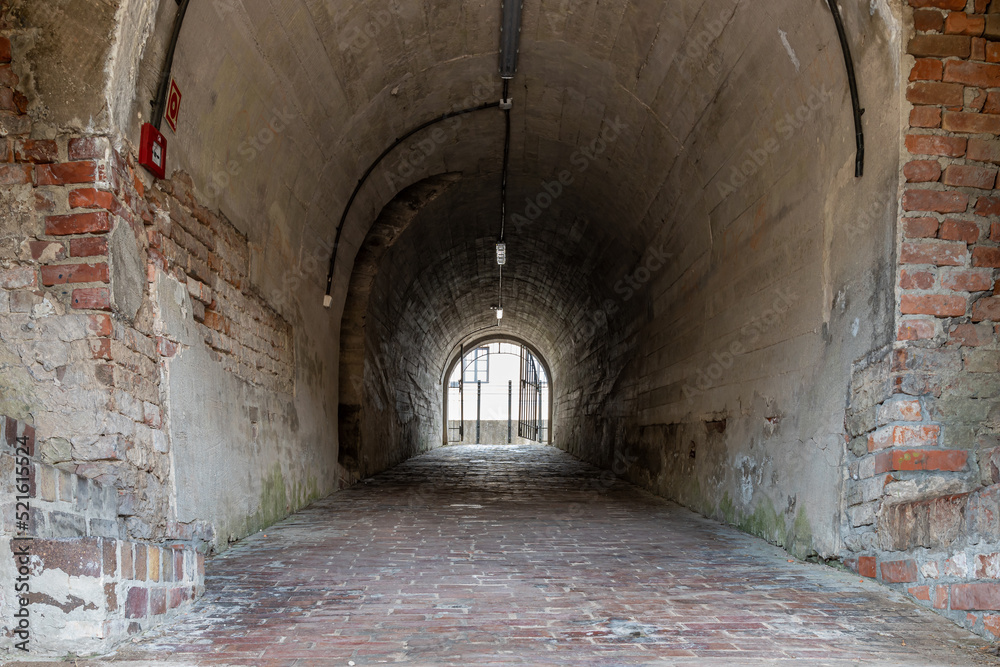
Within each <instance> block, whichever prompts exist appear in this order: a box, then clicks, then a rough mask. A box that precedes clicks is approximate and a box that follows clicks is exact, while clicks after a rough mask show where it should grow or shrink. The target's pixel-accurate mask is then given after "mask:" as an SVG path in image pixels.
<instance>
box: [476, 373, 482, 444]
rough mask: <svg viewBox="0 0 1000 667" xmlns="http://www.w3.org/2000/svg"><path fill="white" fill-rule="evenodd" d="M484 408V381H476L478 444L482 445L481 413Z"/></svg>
mask: <svg viewBox="0 0 1000 667" xmlns="http://www.w3.org/2000/svg"><path fill="white" fill-rule="evenodd" d="M482 406H483V381H482V380H476V444H477V445H478V444H480V443H481V441H482V439H481V438H480V437H479V411H480V409H481V408H482Z"/></svg>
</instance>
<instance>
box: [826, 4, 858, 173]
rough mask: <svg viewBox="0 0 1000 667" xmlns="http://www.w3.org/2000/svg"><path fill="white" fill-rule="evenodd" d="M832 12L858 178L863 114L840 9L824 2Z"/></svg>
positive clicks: (852, 60) (835, 5)
mask: <svg viewBox="0 0 1000 667" xmlns="http://www.w3.org/2000/svg"><path fill="white" fill-rule="evenodd" d="M826 2H827V4H828V5H830V11H831V12H833V20H834V22H835V23H836V24H837V34H838V35H840V46H841V49H842V50H843V52H844V64H846V65H847V83H848V84H849V85H850V87H851V105H852V106H853V108H854V136H855V140H856V142H857V147H858V150H857V155H856V157H855V163H854V175H855V176H856V177H858V178H860V177H861V176H862V175H864V172H865V132H864V128H863V127H862V124H861V114H863V113H864V112H865V110H864V109H862V108H861V102H860V100H859V99H858V81H857V78H856V77H855V76H854V59H853V58H852V57H851V45H850V44H849V43H848V41H847V32H846V31H845V30H844V21H843V19H841V17H840V9H838V8H837V0H826Z"/></svg>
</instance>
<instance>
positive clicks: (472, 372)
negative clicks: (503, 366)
mask: <svg viewBox="0 0 1000 667" xmlns="http://www.w3.org/2000/svg"><path fill="white" fill-rule="evenodd" d="M464 366H465V381H466V382H471V383H473V384H475V383H476V382H482V383H483V384H486V383H488V382H489V381H490V348H488V347H481V348H479V349H477V350H476V351H475V352H472V353H470V354H468V355H466V357H465V362H464Z"/></svg>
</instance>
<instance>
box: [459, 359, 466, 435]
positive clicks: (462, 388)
mask: <svg viewBox="0 0 1000 667" xmlns="http://www.w3.org/2000/svg"><path fill="white" fill-rule="evenodd" d="M458 354H459V355H460V356H459V358H458V405H459V410H460V411H461V412H462V414H461V415H460V416H459V419H458V441H459V442H463V443H464V442H465V343H462V345H461V346H460V347H459V349H458Z"/></svg>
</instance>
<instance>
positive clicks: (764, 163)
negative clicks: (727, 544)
mask: <svg viewBox="0 0 1000 667" xmlns="http://www.w3.org/2000/svg"><path fill="white" fill-rule="evenodd" d="M0 149H2V151H3V152H2V154H0V510H2V520H0V521H2V523H0V638H2V641H0V658H2V659H4V660H13V659H19V660H20V659H32V658H35V657H64V656H68V655H72V656H96V655H109V654H110V653H111V652H113V651H115V650H116V649H117V648H118V647H120V646H121V645H122V644H123V643H128V642H129V640H130V639H136V640H138V639H139V638H140V637H141V636H143V634H144V633H147V632H149V631H151V630H156V629H157V628H164V627H167V626H169V624H170V623H173V622H176V621H177V620H178V619H185V618H188V617H189V616H190V614H194V613H201V612H197V610H198V609H199V608H200V607H199V606H198V605H199V604H203V603H204V604H208V603H207V602H205V600H206V599H207V598H206V595H207V594H206V589H207V588H208V589H211V587H212V586H213V585H214V584H213V583H212V582H213V581H224V579H220V580H212V578H211V573H212V567H213V565H212V562H213V559H215V558H221V557H227V553H228V552H233V553H236V550H238V549H239V548H240V547H241V545H244V544H251V545H252V544H255V542H252V540H255V539H258V538H257V536H258V534H259V535H263V534H264V533H266V530H265V529H268V528H269V527H272V526H275V524H279V525H282V526H283V525H285V524H283V523H280V522H282V521H283V520H285V519H286V517H289V516H290V515H293V514H295V513H296V512H299V511H300V510H303V509H304V508H308V507H310V506H312V507H313V508H314V509H311V510H309V511H316V510H315V508H316V507H323V508H324V511H326V512H341V511H343V512H345V515H344V516H347V514H346V512H348V511H349V505H345V504H343V503H342V502H341V501H338V500H336V499H337V498H354V497H355V496H351V495H349V494H351V493H357V494H360V495H358V496H357V498H358V499H359V501H358V502H359V503H362V504H364V503H368V502H369V500H366V499H367V498H369V496H366V495H364V494H366V493H367V494H372V493H376V492H377V491H378V489H380V488H382V487H381V486H380V485H384V484H387V483H388V482H385V480H386V479H391V477H389V478H387V477H384V475H386V474H390V475H391V474H393V473H391V471H393V470H398V469H401V468H399V466H401V465H415V466H417V468H412V470H424V471H425V472H426V470H429V468H426V465H430V464H420V463H419V462H420V461H437V462H438V463H437V464H435V465H440V466H443V467H442V468H441V470H444V469H445V468H447V466H454V465H458V464H457V463H456V461H458V460H459V459H457V458H455V457H459V454H458V453H457V452H465V454H463V456H468V457H471V458H469V459H468V465H469V466H471V467H472V468H475V466H477V465H480V464H481V461H480V459H479V458H476V457H478V456H479V455H478V454H475V453H474V452H476V451H479V450H476V449H475V446H477V445H481V446H484V447H485V446H487V445H488V446H489V447H488V448H484V449H482V452H483V454H482V456H484V457H498V458H497V459H496V460H497V461H499V462H500V463H498V464H497V465H498V466H500V467H501V468H502V469H505V468H503V466H508V465H511V466H516V461H515V460H514V459H512V458H511V457H514V454H512V452H524V453H525V454H524V456H525V457H527V458H526V460H533V461H534V460H538V461H545V462H547V463H545V465H552V466H554V468H553V470H556V469H563V468H559V466H563V467H565V466H570V464H569V463H566V462H565V461H570V460H571V459H572V460H575V461H576V463H573V464H572V465H577V463H579V465H586V466H590V467H591V468H592V469H593V470H602V471H604V472H603V473H602V474H603V477H601V479H606V480H608V481H607V485H606V486H605V487H601V489H602V491H601V493H602V494H603V493H604V492H605V491H606V490H607V489H610V488H611V487H612V485H615V484H624V483H627V484H630V485H632V487H635V489H636V490H635V493H636V494H641V493H645V492H648V493H651V494H653V496H655V497H657V498H658V500H656V502H657V503H660V502H662V503H665V504H663V505H656V506H655V507H657V508H660V507H677V506H679V507H683V508H686V509H687V510H690V511H691V512H694V513H696V514H698V515H701V516H702V517H705V518H706V519H709V520H712V521H714V522H716V523H718V524H723V525H728V526H731V527H734V528H737V529H739V530H740V531H743V532H744V533H747V534H749V535H752V536H755V537H757V538H762V539H763V540H765V541H766V542H767V543H770V544H771V545H773V546H775V547H780V548H781V549H784V550H785V552H786V553H783V555H787V557H788V560H789V562H790V563H791V562H793V561H794V562H795V563H796V564H797V563H798V562H799V561H811V562H813V563H818V564H823V565H825V566H831V568H838V569H840V570H841V571H843V572H847V573H850V578H851V580H852V581H854V582H858V581H861V582H867V583H872V584H873V585H879V586H881V587H883V588H879V589H878V590H880V591H883V592H885V594H887V595H888V594H890V591H891V594H892V595H895V596H897V597H898V598H899V599H904V598H905V600H906V604H908V605H910V606H909V607H906V608H907V609H912V610H913V613H914V614H917V613H919V614H924V613H925V612H926V614H927V616H928V617H930V618H932V619H933V620H934V621H938V622H941V623H942V624H943V626H942V627H947V628H949V632H958V628H955V627H954V625H957V626H959V627H960V628H961V629H962V632H963V636H967V637H968V641H969V642H970V645H972V644H973V643H976V642H978V643H979V644H982V645H983V646H984V648H985V647H986V645H987V644H989V643H991V642H993V643H995V642H996V641H997V640H998V639H1000V438H998V433H1000V345H998V341H997V339H998V332H1000V282H997V279H998V277H1000V276H998V272H997V269H998V268H1000V217H998V216H1000V180H998V165H1000V0H841V2H839V3H837V2H836V1H835V0H829V1H828V0H801V1H797V2H780V1H777V0H773V1H772V0H671V1H670V2H662V1H656V0H610V1H608V2H601V1H599V0H544V1H534V0H525V1H524V2H523V3H522V2H520V0H486V1H480V2H469V1H466V0H427V1H426V2H421V3H416V2H408V1H403V0H372V1H371V2H356V1H354V0H194V1H191V0H86V1H84V0H0ZM505 447H506V448H509V449H503V448H505ZM470 448H471V449H470ZM449 451H453V452H456V453H455V454H448V452H449ZM505 452H506V453H505ZM564 454H565V457H564V458H562V459H558V460H559V461H563V463H558V464H557V463H552V461H556V459H551V458H546V457H552V456H556V455H558V456H564ZM421 457H425V458H421ZM428 457H429V458H428ZM515 458H516V457H515ZM483 460H486V459H483ZM415 462H416V463H415ZM421 465H425V467H424V468H421V467H420V466H421ZM463 465H465V464H463ZM542 467H544V466H542ZM591 468H587V469H588V470H590V469H591ZM566 469H569V468H566ZM572 469H573V470H574V471H577V472H574V473H573V474H578V473H579V474H580V475H589V474H590V473H584V472H579V471H578V470H577V468H572ZM406 470H411V468H406ZM579 470H583V468H581V469H579ZM387 471H389V472H387ZM399 474H402V473H399ZM427 474H428V475H430V478H434V475H433V474H431V473H427ZM450 474H451V473H447V474H446V473H444V472H442V473H441V475H440V476H439V477H438V478H434V479H436V480H437V481H433V482H428V483H429V484H432V485H437V486H434V488H438V487H439V486H441V485H442V484H443V482H442V481H441V480H443V479H450V477H448V475H450ZM519 474H520V473H519ZM525 474H528V473H525ZM552 474H553V475H554V476H555V477H558V475H556V473H552ZM380 475H382V476H381V477H380ZM470 475H471V473H470ZM555 477H553V479H555ZM487 478H488V476H485V477H483V479H484V480H485V479H487ZM513 478H517V479H521V478H519V477H517V476H516V475H515V476H514V477H512V479H513ZM470 479H472V478H471V477H470ZM476 479H478V478H476ZM379 480H382V481H379ZM536 482H537V480H535V481H531V482H524V484H525V485H526V488H531V489H536V490H537V489H541V488H542V487H544V485H542V486H537V485H536ZM407 483H409V482H407ZM463 483H468V480H465V482H463ZM519 483H520V482H519ZM483 484H486V486H487V487H488V486H489V484H488V481H484V482H483ZM467 485H468V484H467ZM404 486H405V485H404ZM417 486H418V487H419V485H417ZM459 486H461V484H459ZM632 487H628V488H632ZM456 488H457V487H456ZM469 488H471V487H469ZM484 488H485V487H484ZM553 488H559V485H558V484H555V483H554V484H553ZM614 488H616V489H618V488H619V487H614ZM622 488H624V487H622ZM366 489H367V490H366ZM539 492H541V491H539ZM387 493H388V491H387ZM441 493H442V494H444V493H446V491H444V490H442V491H441ZM470 493H472V492H470ZM476 493H478V492H476ZM615 493H617V491H616V492H615ZM631 493H632V492H631V491H630V492H628V493H625V492H622V494H623V495H621V496H613V494H612V496H608V498H628V499H630V500H627V502H639V501H636V500H635V498H639V497H640V496H633V495H629V494H631ZM598 495H599V496H600V497H601V498H604V496H603V495H600V494H598ZM653 496H646V495H642V496H641V497H642V498H647V497H649V498H652V497H653ZM476 497H477V498H478V497H479V496H476ZM324 499H325V500H324ZM421 499H422V500H421V502H425V501H427V497H425V496H421ZM606 500H607V499H606ZM318 501H322V503H320V505H315V503H317V502H318ZM668 501H669V502H668ZM372 502H374V501H372ZM602 502H603V501H602ZM607 502H609V503H610V502H615V503H617V502H619V500H607ZM621 502H626V501H625V500H622V501H621ZM642 502H646V501H642ZM649 502H653V501H652V500H650V501H649ZM323 503H326V504H323ZM477 503H478V504H477ZM466 505H468V506H469V507H470V508H471V509H472V510H477V508H478V509H479V510H482V511H483V512H489V509H488V506H482V505H481V503H479V501H476V502H471V501H470V502H467V501H466V500H455V506H457V507H464V506H466ZM365 506H366V507H367V506H368V505H365ZM372 507H373V508H374V509H372V511H373V512H374V511H382V510H384V509H385V507H381V509H380V506H378V503H374V505H373V506H372ZM484 507H487V509H483V508H484ZM609 507H610V506H609ZM477 511H478V510H477ZM601 511H604V510H601ZM615 511H616V510H613V509H608V510H607V512H608V516H617V515H616V514H615ZM660 511H661V510H660V509H656V510H655V511H654V510H650V516H656V517H659V516H661V514H659V512H660ZM671 511H672V510H671ZM594 512H595V516H601V514H600V512H599V511H598V510H596V509H595V510H594ZM663 512H664V513H665V514H663V516H666V515H667V514H670V512H668V511H667V510H663ZM514 515H516V512H515V513H514V514H512V515H511V516H514ZM296 516H297V515H296ZM331 516H332V520H336V516H333V515H331ZM373 516H374V515H373ZM671 516H673V515H671ZM685 516H686V515H685ZM692 516H693V515H692ZM502 518H503V517H502V516H501V517H500V518H499V519H497V520H502ZM571 518H572V517H571ZM371 520H372V521H374V520H375V519H371ZM692 520H693V519H692ZM698 520H699V521H701V520H702V519H698ZM442 521H445V519H442ZM665 521H666V519H665ZM361 523H364V520H361ZM352 525H354V524H352ZM442 525H444V524H442ZM484 525H485V524H484ZM651 525H656V524H655V522H654V524H651ZM666 525H667V524H666V523H664V524H663V526H664V528H663V530H664V531H665V532H664V534H667V532H669V529H668V528H666ZM699 525H700V524H699ZM276 530H277V529H276ZM337 530H340V529H339V528H337ZM441 530H444V528H442V529H441ZM262 531H263V532H262ZM623 534H627V531H623ZM726 534H727V535H728V533H726ZM734 534H735V533H734ZM741 538H742V536H741ZM734 539H735V538H734ZM741 544H742V543H741ZM248 548H250V547H248ZM539 548H542V549H544V548H547V547H546V546H545V545H544V544H543V546H541V547H539ZM552 548H555V547H554V546H553V547H552ZM240 553H242V552H240ZM235 557H236V556H234V558H235ZM356 557H357V558H359V559H362V560H363V558H364V556H363V552H362V553H360V555H356ZM206 562H208V571H209V579H208V580H206ZM223 562H224V561H222V560H220V561H219V563H220V565H219V567H220V568H222V569H220V570H219V571H220V572H222V571H224V570H225V566H224V565H222V563H223ZM332 585H333V584H331V586H332ZM345 585H346V584H345ZM650 585H652V584H650ZM211 593H212V590H208V595H210V594H211ZM435 595H437V593H435ZM894 599H896V598H894ZM206 608H207V607H206ZM934 614H937V615H938V616H940V617H944V619H947V621H945V620H942V619H941V618H939V617H938V616H934ZM921 618H922V616H921ZM615 622H617V621H615ZM629 622H632V621H629ZM636 622H638V621H636ZM953 624H954V625H953ZM614 627H618V626H614ZM623 627H624V626H623ZM628 627H629V628H631V627H632V626H628ZM642 627H643V628H645V626H642ZM629 632H631V630H629ZM636 632H640V634H641V635H642V636H643V637H645V634H643V633H646V632H647V630H645V629H642V628H640V630H637V631H636ZM649 632H650V633H652V631H651V630H650V631H649ZM763 632H764V633H765V634H766V632H767V631H766V630H764V631H763ZM608 633H610V634H609V636H611V635H614V633H613V632H612V631H611V630H608ZM626 635H627V636H631V635H628V633H626ZM626 635H623V636H626ZM615 636H617V635H615ZM636 636H639V635H636ZM650 636H652V634H650ZM595 641H596V640H595ZM556 643H558V642H556ZM977 645H978V644H977ZM651 646H652V645H651ZM649 650H650V653H649V657H650V658H651V659H652V658H656V657H657V655H656V651H655V646H654V647H653V648H650V649H649ZM692 650H693V649H692ZM387 655H388V654H387ZM393 655H396V657H397V658H398V657H399V655H403V654H398V655H397V654H393ZM414 655H416V654H414ZM984 655H985V653H984ZM404 657H405V656H404ZM411 657H412V656H411ZM355 659H357V658H355ZM414 659H415V660H416V658H414ZM422 659H428V660H429V658H428V656H427V655H426V654H424V655H423V658H422ZM263 662H266V660H265V661H263ZM263 662H261V663H259V664H263ZM417 662H419V660H417ZM251 663H252V664H258V663H255V662H253V661H252V660H251ZM275 664H277V663H275ZM338 664H339V663H338ZM345 664H346V663H345ZM358 664H364V663H361V662H359V663H358ZM505 664H506V663H505Z"/></svg>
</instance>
